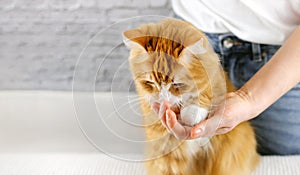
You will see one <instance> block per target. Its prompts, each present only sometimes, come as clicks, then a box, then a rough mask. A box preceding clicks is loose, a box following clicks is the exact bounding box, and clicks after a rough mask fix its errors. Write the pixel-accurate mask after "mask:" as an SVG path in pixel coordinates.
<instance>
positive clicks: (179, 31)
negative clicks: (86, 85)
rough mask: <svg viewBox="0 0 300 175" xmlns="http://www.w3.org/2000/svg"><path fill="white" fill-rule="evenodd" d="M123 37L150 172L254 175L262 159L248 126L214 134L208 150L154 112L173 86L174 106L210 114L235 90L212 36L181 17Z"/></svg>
mask: <svg viewBox="0 0 300 175" xmlns="http://www.w3.org/2000/svg"><path fill="white" fill-rule="evenodd" d="M123 36H124V42H125V44H126V45H127V46H128V47H129V48H130V50H131V51H130V56H129V63H130V68H131V71H132V73H133V77H134V80H135V85H136V91H137V93H138V95H139V97H140V103H141V108H142V112H143V122H144V124H145V130H146V139H147V141H148V142H147V143H146V144H147V146H146V159H149V160H148V161H146V163H145V164H146V168H147V173H148V174H149V175H227V174H230V175H249V174H251V172H252V171H253V170H254V169H255V167H256V165H257V163H258V162H259V156H258V154H257V152H256V140H255V137H254V132H253V129H252V128H251V127H250V125H249V123H248V122H243V123H241V124H240V125H238V126H237V127H235V128H234V129H233V130H232V131H230V132H228V133H226V134H223V135H216V136H213V137H212V138H210V139H209V140H208V143H207V144H205V145H204V146H203V145H201V144H203V138H202V139H201V138H199V139H193V140H179V139H176V138H175V137H174V136H173V135H172V134H170V133H169V132H168V131H167V130H166V128H165V127H164V126H163V125H162V123H161V121H160V119H159V118H158V115H157V113H155V112H154V111H153V109H152V108H151V105H152V104H151V103H152V102H153V100H154V101H158V100H159V98H160V96H159V95H160V93H161V90H162V88H163V86H165V85H167V84H169V86H168V91H169V92H170V93H171V94H172V96H174V97H175V98H177V101H176V100H175V102H174V104H171V105H177V106H179V107H181V105H188V104H196V105H198V106H201V107H203V108H205V109H207V110H208V111H209V110H210V108H211V106H212V103H213V102H214V99H215V98H216V97H218V96H221V95H224V93H226V92H229V91H234V87H233V85H232V84H231V83H230V82H229V81H228V78H227V76H226V74H224V72H223V69H222V68H221V67H220V63H219V58H218V56H217V55H216V54H215V53H214V51H213V49H212V48H211V46H210V45H209V42H208V39H207V38H206V36H205V35H204V34H203V33H202V32H201V31H199V30H198V29H197V28H195V27H194V26H193V25H191V24H190V23H188V22H185V21H181V20H177V19H166V20H163V21H161V22H159V23H150V24H145V25H141V26H140V27H139V28H137V29H132V30H128V31H125V32H124V33H123ZM224 77H225V79H226V80H224ZM224 87H225V88H224ZM224 89H225V90H224Z"/></svg>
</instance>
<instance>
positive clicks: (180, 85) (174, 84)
mask: <svg viewBox="0 0 300 175" xmlns="http://www.w3.org/2000/svg"><path fill="white" fill-rule="evenodd" d="M172 85H173V86H174V88H178V89H181V88H183V87H185V84H184V83H173V84H172Z"/></svg>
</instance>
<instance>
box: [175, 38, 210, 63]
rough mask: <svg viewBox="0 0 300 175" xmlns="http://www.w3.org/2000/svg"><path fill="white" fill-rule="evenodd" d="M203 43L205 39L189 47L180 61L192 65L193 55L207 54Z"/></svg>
mask: <svg viewBox="0 0 300 175" xmlns="http://www.w3.org/2000/svg"><path fill="white" fill-rule="evenodd" d="M203 41H204V40H203V38H201V39H200V40H198V41H197V42H195V43H194V44H191V45H189V46H187V47H186V48H185V49H184V50H183V52H182V56H181V59H180V60H181V61H182V62H185V63H190V62H191V61H192V59H193V57H192V55H199V54H203V53H206V52H207V50H206V49H205V48H204V46H203Z"/></svg>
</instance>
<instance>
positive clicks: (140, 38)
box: [123, 29, 146, 52]
mask: <svg viewBox="0 0 300 175" xmlns="http://www.w3.org/2000/svg"><path fill="white" fill-rule="evenodd" d="M123 42H124V44H125V45H126V46H127V47H128V48H129V49H141V50H143V51H145V52H146V49H145V47H144V46H145V43H146V37H145V35H143V34H142V33H141V32H140V30H138V29H133V30H127V31H125V32H123Z"/></svg>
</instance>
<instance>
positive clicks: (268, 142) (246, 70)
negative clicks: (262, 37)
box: [206, 33, 300, 155]
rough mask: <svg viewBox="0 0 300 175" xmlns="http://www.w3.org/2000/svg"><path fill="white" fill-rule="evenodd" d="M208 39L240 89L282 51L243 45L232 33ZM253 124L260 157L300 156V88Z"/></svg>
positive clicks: (270, 46)
mask: <svg viewBox="0 0 300 175" xmlns="http://www.w3.org/2000/svg"><path fill="white" fill-rule="evenodd" d="M206 35H207V36H208V38H209V41H210V43H211V45H212V46H213V48H214V50H215V52H217V53H218V54H219V55H220V59H221V63H222V65H223V67H224V69H225V70H226V71H227V72H228V74H229V77H230V80H231V82H232V83H233V84H234V85H235V86H236V87H238V88H239V87H241V86H242V85H243V84H244V83H245V82H246V81H247V80H249V78H251V77H252V76H253V75H254V74H255V72H256V71H258V70H259V69H260V68H261V67H262V66H263V65H264V64H265V63H266V62H267V61H268V60H269V59H270V58H271V57H272V56H273V54H274V53H275V52H276V51H277V50H278V49H279V47H280V46H279V45H265V44H256V43H251V42H247V41H243V40H241V39H239V38H237V37H236V36H234V35H233V34H231V33H226V34H209V33H207V34H206ZM274 86H276V84H274ZM262 88H263V87H262ZM250 122H251V125H252V126H253V128H254V130H255V134H256V139H257V142H258V147H257V149H258V152H259V153H260V154H263V155H291V154H300V84H298V85H297V86H295V87H294V88H293V89H291V90H290V91H289V92H288V93H287V94H285V95H284V96H283V97H281V98H280V99H279V100H278V101H277V102H275V103H274V104H273V105H272V106H270V107H269V108H268V109H267V110H265V111H264V112H263V113H261V114H260V115H259V116H258V117H256V118H254V119H252V120H251V121H250Z"/></svg>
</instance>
